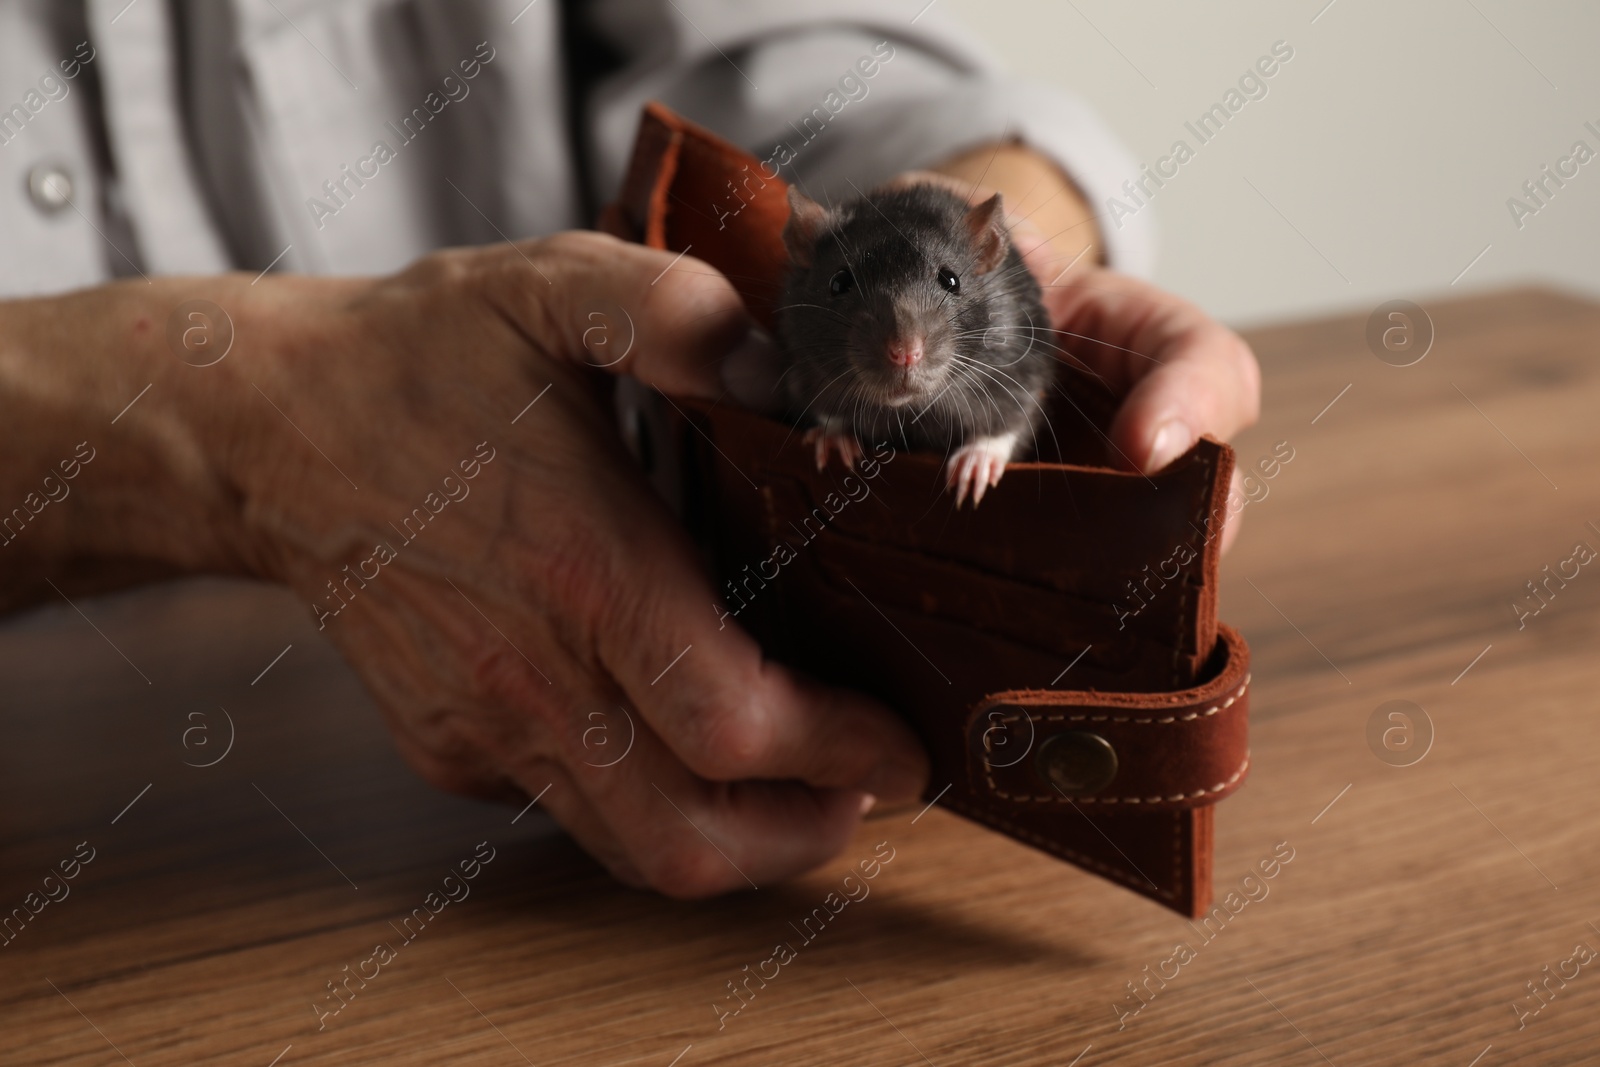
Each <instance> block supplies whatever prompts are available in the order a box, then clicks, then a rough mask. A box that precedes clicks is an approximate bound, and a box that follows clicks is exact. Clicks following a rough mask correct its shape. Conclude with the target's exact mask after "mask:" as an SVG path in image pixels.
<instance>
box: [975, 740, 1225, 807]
mask: <svg viewBox="0 0 1600 1067" xmlns="http://www.w3.org/2000/svg"><path fill="white" fill-rule="evenodd" d="M1249 769H1250V754H1249V753H1248V752H1247V753H1245V757H1244V762H1243V763H1241V764H1239V769H1238V770H1236V771H1234V772H1233V774H1232V775H1231V776H1230V777H1229V778H1228V780H1227V781H1226V782H1221V783H1218V784H1217V785H1214V786H1212V787H1211V788H1210V789H1198V790H1196V791H1195V792H1193V793H1176V794H1174V795H1172V796H1170V797H1160V796H1157V797H1066V796H1043V797H1025V796H1017V795H1016V794H1014V793H1002V792H1001V791H1000V790H999V789H994V790H993V792H994V795H995V796H997V797H1000V798H1001V799H1003V800H1010V801H1013V802H1015V803H1027V804H1043V803H1052V802H1053V803H1056V804H1175V803H1177V802H1178V801H1181V800H1198V799H1200V798H1201V797H1205V796H1210V795H1211V794H1212V793H1220V792H1222V791H1223V790H1224V789H1228V788H1229V787H1231V786H1233V785H1234V783H1236V782H1238V781H1239V779H1240V778H1243V777H1244V772H1245V771H1247V770H1249ZM989 785H990V787H991V788H993V786H994V779H993V778H991V779H989Z"/></svg>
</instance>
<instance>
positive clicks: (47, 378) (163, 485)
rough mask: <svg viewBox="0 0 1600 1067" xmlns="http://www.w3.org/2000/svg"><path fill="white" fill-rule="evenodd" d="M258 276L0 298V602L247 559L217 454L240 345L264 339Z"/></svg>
mask: <svg viewBox="0 0 1600 1067" xmlns="http://www.w3.org/2000/svg"><path fill="white" fill-rule="evenodd" d="M264 289H270V287H269V286H268V280H267V279H263V280H262V281H261V283H260V285H258V286H256V287H254V290H252V288H251V286H250V282H249V279H248V277H244V276H238V275H223V276H218V277H213V278H196V279H157V280H155V281H152V282H120V283H116V284H113V285H108V286H102V287H99V288H96V289H91V290H83V291H80V292H75V293H67V294H63V295H60V296H54V297H48V298H42V299H31V300H17V301H9V302H3V303H0V405H3V407H4V409H5V410H6V414H7V422H8V429H9V433H8V438H9V442H8V444H9V445H10V446H11V447H8V449H7V453H8V454H7V456H6V459H5V461H4V463H3V464H0V493H4V496H3V497H0V575H3V576H4V577H5V579H6V580H5V583H4V584H5V588H6V592H5V593H4V594H3V600H0V607H16V606H19V605H21V604H25V603H28V602H31V601H34V600H37V599H39V598H41V597H48V596H53V595H54V594H53V593H52V592H51V590H50V582H53V583H54V584H55V585H56V586H57V587H59V588H60V589H62V590H63V591H65V592H68V593H71V592H72V591H74V590H77V591H83V592H95V591H100V590H106V589H112V588H116V587H119V586H123V585H128V584H133V583H136V582H139V581H146V580H150V579H153V578H158V577H163V576H168V575H176V574H184V573H200V572H209V573H258V572H259V568H257V567H255V566H254V565H253V560H252V558H251V552H250V551H249V542H248V539H247V538H245V537H244V536H243V523H242V521H241V514H240V512H241V509H240V506H239V495H238V493H237V492H236V491H234V472H233V471H232V469H231V468H230V465H229V464H230V460H231V458H232V453H233V452H234V450H235V449H234V447H233V444H232V442H233V441H234V440H236V438H237V435H238V434H239V433H240V432H241V426H242V424H243V421H244V416H245V412H246V410H247V409H246V408H245V406H244V403H243V402H244V400H245V399H247V398H245V397H244V396H243V394H242V393H241V389H240V385H241V375H240V373H239V371H240V370H241V369H242V368H241V367H240V366H239V364H240V363H242V362H245V360H243V359H242V358H241V357H242V356H243V354H244V352H245V351H248V350H251V349H254V350H256V351H257V352H262V353H264V352H268V351H271V349H272V348H273V345H272V344H271V343H270V341H268V338H267V337H266V336H265V335H266V334H267V333H268V332H269V329H275V327H274V328H267V327H263V326H262V323H263V322H264V321H265V317H264V316H262V315H260V314H259V313H258V312H257V311H256V310H255V308H256V307H257V305H258V304H259V303H260V302H261V296H262V295H263V293H262V292H261V291H263V290H264ZM222 308H226V309H229V311H227V312H219V311H217V310H216V309H222ZM246 322H247V323H249V324H250V325H249V328H248V329H249V331H251V335H249V340H250V342H251V343H250V344H248V345H247V344H245V338H246V336H247V330H246V327H245V326H244V323H246ZM230 323H231V328H230ZM219 357H220V358H219ZM230 362H231V363H232V364H233V366H230ZM244 388H245V389H248V388H249V386H248V384H245V385H244ZM8 520H9V521H8ZM47 579H48V581H47Z"/></svg>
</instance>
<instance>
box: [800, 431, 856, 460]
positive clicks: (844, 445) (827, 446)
mask: <svg viewBox="0 0 1600 1067" xmlns="http://www.w3.org/2000/svg"><path fill="white" fill-rule="evenodd" d="M801 440H802V441H803V442H805V443H806V444H808V445H810V446H812V447H813V448H814V449H815V450H816V454H817V470H819V471H820V470H824V469H825V468H826V467H827V466H828V452H829V450H833V451H837V452H838V453H839V459H840V460H842V461H843V462H844V465H845V466H846V467H847V468H849V469H850V470H855V469H856V460H858V459H860V458H861V457H862V456H863V455H865V452H864V451H863V450H862V448H861V442H859V441H857V440H856V435H855V434H853V433H851V432H850V431H849V430H841V429H838V428H837V427H835V426H833V425H823V426H813V427H811V429H809V430H807V431H806V434H805V436H804V437H802V438H801Z"/></svg>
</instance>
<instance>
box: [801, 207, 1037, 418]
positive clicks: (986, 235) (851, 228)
mask: <svg viewBox="0 0 1600 1067" xmlns="http://www.w3.org/2000/svg"><path fill="white" fill-rule="evenodd" d="M784 242H785V244H786V245H787V247H788V251H789V257H790V260H791V263H792V264H793V270H792V272H791V274H790V278H789V284H788V288H787V289H786V291H785V299H784V309H783V330H784V334H785V338H784V339H785V341H786V343H787V344H789V345H790V347H791V348H792V349H793V351H792V352H791V355H792V356H793V357H794V358H796V359H802V360H808V361H818V362H821V363H824V364H825V365H826V367H825V369H827V370H829V371H831V373H832V374H834V375H838V376H839V382H840V384H839V385H838V386H835V387H834V390H835V391H838V392H841V393H842V391H843V389H844V388H845V387H849V388H852V389H854V390H855V395H856V396H857V398H859V399H861V400H865V401H868V402H870V403H874V404H878V405H881V406H884V407H899V406H902V405H906V404H912V403H914V402H917V401H922V402H924V403H926V402H928V401H930V400H932V399H933V398H934V397H936V396H937V395H938V394H939V393H940V392H941V391H942V390H944V389H945V388H947V386H948V385H949V382H950V377H951V375H952V373H954V372H955V371H956V369H957V368H958V367H959V366H960V365H961V364H962V362H963V361H971V360H982V359H984V348H985V345H984V339H985V332H986V331H987V330H989V329H990V328H991V327H992V326H994V325H997V324H1004V323H997V318H998V319H1003V318H1005V314H1004V308H1003V307H1000V306H997V301H999V302H1000V303H1001V304H1006V303H1009V301H1007V299H1006V298H1007V296H1008V295H1009V294H1008V290H1009V289H1010V288H1011V286H1010V285H1009V284H1008V283H1007V281H1006V278H1005V277H1004V276H1005V275H1007V274H1008V273H1009V272H1011V271H1014V270H1017V269H1025V268H1021V267H1020V264H1019V263H1017V262H1016V261H1015V260H1012V261H1011V263H1010V264H1008V262H1007V260H1008V253H1009V252H1010V250H1011V245H1010V242H1009V239H1008V236H1007V233H1006V229H1005V212H1004V209H1003V207H1002V205H1001V200H1000V195H999V194H998V193H997V194H995V195H994V196H992V197H990V198H989V199H988V200H986V201H984V202H983V203H981V204H977V205H969V204H968V203H967V202H966V201H965V200H963V199H962V198H961V197H959V196H957V195H956V194H955V193H952V192H949V191H947V190H945V189H942V188H939V187H937V186H932V185H923V186H917V187H915V188H901V189H894V190H888V191H883V192H875V193H871V194H869V195H867V196H865V197H862V198H860V199H858V200H855V201H852V202H851V203H849V204H847V205H845V206H844V207H842V208H839V209H831V210H830V209H828V208H824V207H823V206H821V205H820V204H818V203H816V202H815V201H814V200H811V199H810V198H809V197H807V196H805V195H804V194H803V193H801V192H799V190H797V189H794V188H791V189H790V190H789V223H788V226H787V227H785V229H784Z"/></svg>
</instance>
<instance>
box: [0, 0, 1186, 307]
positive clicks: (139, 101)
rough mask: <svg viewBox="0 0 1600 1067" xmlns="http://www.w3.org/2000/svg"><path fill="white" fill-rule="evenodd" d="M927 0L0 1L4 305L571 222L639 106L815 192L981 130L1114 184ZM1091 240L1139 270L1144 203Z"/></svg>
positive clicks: (383, 260) (1088, 119) (340, 263)
mask: <svg viewBox="0 0 1600 1067" xmlns="http://www.w3.org/2000/svg"><path fill="white" fill-rule="evenodd" d="M925 4H926V0H848V2H846V0H807V3H805V4H795V3H792V2H791V0H784V2H781V3H780V2H776V0H594V2H578V0H567V2H563V0H531V2H530V0H0V295H6V296H20V295H28V294H36V293H49V292H56V291H60V290H64V289H69V288H76V287H81V286H87V285H93V284H96V283H99V282H103V281H105V280H108V279H110V278H114V277H123V276H134V277H137V276H140V275H147V276H148V275H155V274H176V273H212V272H216V271H222V270H228V269H243V270H249V271H261V270H264V269H266V268H268V267H269V266H270V267H272V269H274V270H294V271H304V272H311V273H339V274H347V273H372V272H386V271H391V270H395V269H397V268H399V267H401V266H402V265H404V264H405V263H407V262H409V261H410V260H412V259H414V258H416V257H417V256H419V255H421V254H423V253H424V252H427V251H428V250H430V249H433V248H438V247H441V246H446V245H460V244H475V243H483V242H490V241H497V240H503V239H517V238H523V237H530V236H536V235H540V234H547V233H552V232H554V231H557V230H562V229H570V228H573V227H581V226H585V225H589V224H591V223H592V221H593V219H594V217H595V213H596V211H597V210H598V207H599V205H600V204H602V203H603V202H604V201H605V200H606V199H608V198H609V197H610V196H612V195H613V194H614V193H615V190H616V188H617V186H618V184H619V182H620V180H621V175H622V171H623V168H624V166H625V165H626V162H627V158H628V154H629V151H630V149H631V147H632V141H633V135H634V131H635V128H636V125H637V122H638V115H639V110H640V107H641V106H642V105H643V104H644V103H645V102H646V101H647V100H651V99H658V100H661V101H663V102H664V103H666V104H668V105H669V106H671V107H673V108H674V109H676V110H677V111H679V112H681V113H682V114H684V115H685V116H686V117H688V118H690V119H692V120H694V121H696V122H699V123H700V124H702V125H705V126H707V127H710V128H711V129H713V130H716V131H718V132H719V133H721V134H723V135H724V136H726V137H729V138H730V139H732V140H734V141H736V142H739V143H740V144H743V145H745V146H746V147H748V148H750V149H751V150H753V151H755V152H756V153H757V154H758V155H759V156H761V157H762V158H763V159H773V160H774V162H775V163H779V164H781V170H782V172H783V175H784V177H785V178H787V179H789V180H791V181H797V182H799V183H800V184H801V185H802V187H803V188H805V189H806V191H807V192H809V193H810V194H811V195H813V196H814V197H817V198H819V199H821V198H832V199H835V200H837V199H839V198H840V197H841V196H843V195H848V194H849V192H850V183H852V182H853V183H854V184H855V185H856V186H858V187H861V188H865V187H867V186H868V185H870V184H872V183H875V182H877V181H880V180H882V179H884V178H887V177H889V176H890V175H892V174H894V173H895V172H897V171H900V170H905V169H908V168H912V167H917V166H922V165H926V164H929V163H932V162H935V161H937V160H938V159H940V158H941V157H944V156H947V155H949V154H951V153H953V152H955V151H958V150H960V149H963V148H966V147H970V146H972V145H975V144H979V143H982V142H986V141H992V140H994V139H997V138H1002V137H1017V138H1020V139H1021V140H1023V141H1025V142H1026V143H1028V144H1030V145H1032V146H1033V147H1035V148H1037V149H1039V150H1040V151H1042V152H1044V153H1045V154H1047V155H1049V156H1051V157H1052V158H1054V159H1055V160H1056V161H1057V162H1059V163H1060V164H1061V165H1062V166H1063V168H1064V169H1065V170H1066V171H1067V172H1068V173H1070V174H1071V175H1072V176H1073V178H1074V180H1075V181H1076V182H1077V183H1078V184H1079V185H1080V186H1081V187H1082V188H1083V190H1084V192H1085V193H1086V194H1087V197H1088V199H1089V201H1090V202H1091V203H1104V202H1105V200H1106V198H1107V197H1109V196H1112V195H1116V194H1117V192H1118V191H1119V189H1120V186H1121V184H1122V182H1123V181H1124V180H1125V179H1127V178H1130V177H1133V176H1135V165H1134V163H1133V162H1132V160H1131V159H1130V158H1129V157H1128V155H1127V154H1126V153H1125V152H1124V151H1123V149H1122V148H1121V147H1120V146H1119V145H1118V144H1117V143H1116V141H1115V139H1114V138H1113V137H1112V136H1111V135H1110V133H1109V132H1108V131H1107V130H1106V129H1105V127H1104V125H1103V124H1102V123H1101V122H1100V121H1099V120H1098V119H1097V118H1096V117H1095V115H1094V114H1093V113H1092V112H1091V111H1090V110H1089V109H1088V108H1087V107H1086V106H1085V105H1084V103H1083V102H1082V101H1081V100H1079V99H1077V98H1075V97H1073V96H1070V95H1068V94H1064V93H1061V92H1058V91H1055V90H1050V89H1044V88H1039V87H1032V86H1027V85H1023V84H1019V83H1017V82H1014V81H1010V80H1007V79H1005V78H1004V77H1003V76H1001V75H1000V74H999V73H998V72H997V68H996V64H995V63H994V62H993V61H992V60H991V59H990V58H989V57H987V56H986V55H984V54H983V53H982V52H981V51H980V50H979V49H977V48H976V47H974V45H973V44H972V42H971V41H970V39H969V38H968V37H967V36H965V35H964V34H963V33H962V32H961V31H960V29H959V28H957V27H956V26H955V25H954V24H952V23H950V22H948V21H946V20H944V19H943V18H942V17H941V14H940V12H939V11H938V9H937V8H936V7H932V8H930V7H926V6H925ZM864 60H865V62H863V61H864ZM868 70H870V71H871V72H872V73H871V74H867V73H865V72H866V71H868ZM1101 229H1102V235H1103V238H1104V240H1105V242H1106V244H1107V248H1108V258H1109V259H1110V261H1111V262H1112V263H1113V264H1114V265H1116V266H1118V267H1120V268H1122V269H1124V270H1130V271H1133V272H1135V273H1147V272H1148V270H1149V268H1150V265H1151V259H1152V255H1153V244H1154V242H1153V234H1152V230H1151V222H1150V216H1149V213H1148V212H1139V213H1138V214H1137V215H1135V216H1133V217H1131V218H1129V219H1127V220H1125V221H1124V225H1123V226H1122V227H1120V228H1115V227H1102V228H1101Z"/></svg>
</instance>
